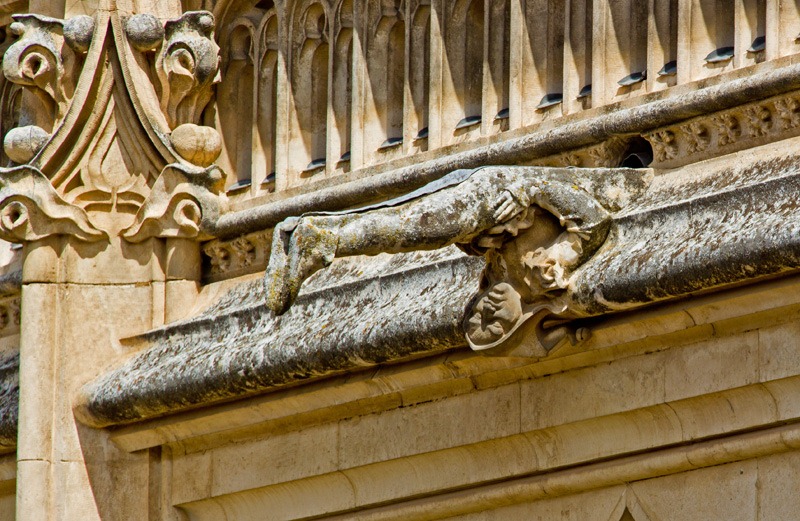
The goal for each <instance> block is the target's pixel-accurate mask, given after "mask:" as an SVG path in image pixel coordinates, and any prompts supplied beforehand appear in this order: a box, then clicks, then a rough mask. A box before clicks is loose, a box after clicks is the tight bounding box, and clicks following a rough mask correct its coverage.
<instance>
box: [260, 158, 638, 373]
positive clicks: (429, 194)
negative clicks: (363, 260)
mask: <svg viewBox="0 0 800 521" xmlns="http://www.w3.org/2000/svg"><path fill="white" fill-rule="evenodd" d="M651 178H652V171H651V170H649V169H627V168H615V169H610V168H548V167H533V166H531V167H521V166H491V167H483V168H478V169H474V170H457V171H454V172H452V173H450V174H449V175H447V176H445V177H443V178H442V179H440V180H438V181H435V182H433V183H431V184H429V185H426V186H424V187H422V188H420V189H419V190H417V191H415V192H412V193H410V194H407V195H405V196H402V197H399V198H397V199H393V200H390V201H387V202H385V203H380V204H377V205H373V206H369V207H364V208H359V209H355V210H348V211H343V212H319V213H308V214H305V215H303V216H300V217H292V218H289V219H286V220H285V221H283V222H282V223H280V224H279V225H278V226H277V227H276V228H275V232H274V235H273V241H272V251H271V256H270V261H269V265H268V267H267V273H266V275H265V284H266V292H267V301H268V302H267V303H268V306H269V307H270V309H271V310H272V311H273V312H275V313H276V314H282V313H284V312H286V311H287V310H288V308H289V307H290V306H291V305H292V303H293V302H294V300H295V298H296V297H297V295H298V292H299V290H300V286H301V285H302V283H303V281H305V280H306V279H307V278H308V277H310V276H311V275H312V274H313V273H315V272H316V271H318V270H320V269H322V268H324V267H326V266H328V265H329V264H330V263H331V262H332V261H333V259H334V258H335V257H346V256H352V255H376V254H378V253H383V252H385V253H401V252H409V251H416V250H433V249H437V248H442V247H444V246H448V245H451V244H455V245H457V246H459V247H460V248H461V249H462V250H464V251H465V252H466V253H469V254H471V255H482V256H484V258H485V259H486V267H485V269H484V271H483V274H482V278H481V281H480V286H479V290H478V293H477V294H476V295H475V296H474V298H473V299H472V300H471V302H470V303H469V304H468V306H467V310H466V314H465V317H464V322H463V327H464V331H465V334H466V339H467V342H468V343H469V345H470V347H471V348H472V349H474V350H476V351H483V350H489V351H488V352H491V353H497V354H504V353H506V352H507V351H508V346H509V345H513V346H514V348H513V350H512V351H513V354H515V355H521V356H531V357H542V356H545V355H546V354H548V353H549V352H550V351H551V350H552V349H553V348H554V347H555V346H556V345H559V344H560V343H561V342H562V341H563V340H565V339H569V340H571V341H572V342H573V344H574V343H575V342H576V341H578V340H580V339H581V338H582V337H585V336H586V333H587V332H586V331H585V330H582V329H578V330H576V329H574V328H571V327H570V326H569V325H568V321H569V320H570V319H574V318H577V316H576V314H575V313H574V312H572V310H571V309H570V300H569V297H568V293H569V291H568V290H569V285H570V277H571V275H572V274H573V273H574V272H575V271H576V270H577V269H578V268H580V266H582V265H583V264H584V263H586V262H587V261H588V260H589V259H590V258H591V257H592V256H593V255H594V254H595V252H596V251H597V250H598V249H599V248H600V247H601V246H602V245H603V244H604V243H605V242H606V240H607V238H608V237H609V233H610V231H611V229H612V226H613V215H614V214H615V213H617V212H620V211H621V210H622V209H623V208H624V207H625V206H628V205H629V204H630V203H631V201H632V200H634V199H635V198H637V197H638V196H639V195H641V194H642V193H644V191H645V190H646V189H647V186H648V184H649V181H650V179H651ZM523 326H525V327H524V328H523ZM531 333H533V334H531ZM512 338H515V339H516V340H515V341H513V342H511V341H510V340H511V339H512ZM520 346H522V347H520Z"/></svg>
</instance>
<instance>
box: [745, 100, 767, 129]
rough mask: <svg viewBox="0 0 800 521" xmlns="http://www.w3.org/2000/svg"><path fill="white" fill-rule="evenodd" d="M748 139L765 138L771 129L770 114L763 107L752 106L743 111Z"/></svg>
mask: <svg viewBox="0 0 800 521" xmlns="http://www.w3.org/2000/svg"><path fill="white" fill-rule="evenodd" d="M744 114H745V116H746V117H747V121H748V128H749V130H750V137H759V136H766V135H767V133H768V132H769V131H770V129H771V128H772V112H770V110H769V108H767V107H766V106H765V105H754V106H751V107H748V108H747V109H746V110H745V111H744Z"/></svg>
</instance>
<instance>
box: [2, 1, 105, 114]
mask: <svg viewBox="0 0 800 521" xmlns="http://www.w3.org/2000/svg"><path fill="white" fill-rule="evenodd" d="M13 19H14V23H12V24H11V26H10V27H9V30H10V31H11V33H12V34H14V35H15V36H17V37H18V40H17V41H16V42H14V43H13V44H12V45H11V46H10V47H9V48H8V49H7V50H6V52H5V55H4V56H3V74H4V75H5V77H6V78H7V79H8V80H9V81H10V82H12V83H16V84H18V85H22V86H24V87H27V88H29V89H30V90H31V91H32V92H33V93H34V94H36V96H37V97H38V98H39V99H40V100H41V101H42V102H43V105H44V107H45V112H46V113H47V116H49V118H50V119H51V121H50V124H51V126H52V125H54V124H55V123H56V122H58V121H60V120H62V119H63V117H64V115H65V114H66V111H67V108H68V106H69V102H70V100H71V99H72V95H73V93H74V90H75V85H76V83H77V78H78V74H79V73H80V61H81V59H80V57H81V56H82V55H83V54H85V53H86V51H87V50H88V49H89V44H90V43H91V40H92V35H93V33H94V20H93V19H92V18H91V17H88V16H76V17H74V18H71V19H69V20H66V21H65V20H59V19H56V18H50V17H46V16H41V15H37V14H20V15H14V16H13Z"/></svg>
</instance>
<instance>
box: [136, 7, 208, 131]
mask: <svg viewBox="0 0 800 521" xmlns="http://www.w3.org/2000/svg"><path fill="white" fill-rule="evenodd" d="M125 31H126V33H127V35H128V39H129V41H130V42H131V44H132V46H133V47H134V48H135V49H136V50H138V51H139V52H144V53H147V52H155V55H156V57H155V63H154V66H153V69H154V72H155V77H156V78H158V83H159V92H160V101H161V109H162V111H163V112H164V115H165V116H166V118H167V122H168V125H169V127H170V128H171V129H174V128H176V127H178V126H179V125H181V124H185V123H197V122H199V120H200V114H201V113H202V112H203V110H204V109H205V107H206V105H207V104H208V102H209V101H210V100H211V96H212V94H213V85H214V84H215V83H217V82H219V80H220V72H219V66H220V57H219V46H218V45H217V43H216V42H215V40H214V16H213V15H212V14H211V13H209V12H207V11H189V12H186V13H184V14H183V15H182V16H181V17H180V18H178V19H175V20H169V21H167V22H166V24H164V25H163V26H162V25H161V23H160V22H159V20H158V19H157V18H155V17H154V16H152V15H148V14H138V15H134V16H132V17H131V18H129V19H128V21H127V22H126V24H125Z"/></svg>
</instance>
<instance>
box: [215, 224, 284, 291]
mask: <svg viewBox="0 0 800 521" xmlns="http://www.w3.org/2000/svg"><path fill="white" fill-rule="evenodd" d="M270 238H271V234H270V233H269V232H258V233H253V234H249V235H243V236H241V237H237V238H236V239H233V240H232V241H211V242H209V243H208V244H206V245H205V246H204V247H203V253H204V254H205V255H206V256H207V257H208V259H209V260H208V264H209V266H210V269H209V272H208V276H209V279H211V280H216V279H220V278H224V277H230V276H234V275H239V274H242V273H251V272H255V271H258V270H263V269H264V268H266V266H267V258H268V256H269V243H270Z"/></svg>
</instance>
